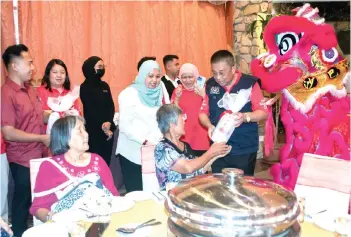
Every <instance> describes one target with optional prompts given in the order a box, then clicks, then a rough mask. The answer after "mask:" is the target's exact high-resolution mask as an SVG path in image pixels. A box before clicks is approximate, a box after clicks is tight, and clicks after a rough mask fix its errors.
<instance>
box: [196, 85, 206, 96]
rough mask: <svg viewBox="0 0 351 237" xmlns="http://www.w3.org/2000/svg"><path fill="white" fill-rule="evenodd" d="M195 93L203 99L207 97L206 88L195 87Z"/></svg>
mask: <svg viewBox="0 0 351 237" xmlns="http://www.w3.org/2000/svg"><path fill="white" fill-rule="evenodd" d="M194 91H195V93H196V94H198V95H199V96H201V97H202V98H205V95H206V90H205V88H200V87H199V86H198V85H195V88H194Z"/></svg>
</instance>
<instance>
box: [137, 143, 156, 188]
mask: <svg viewBox="0 0 351 237" xmlns="http://www.w3.org/2000/svg"><path fill="white" fill-rule="evenodd" d="M155 147H156V146H155V145H147V146H142V147H141V170H142V179H143V191H147V192H158V191H159V190H160V186H159V184H158V180H157V176H156V166H155V156H154V153H155Z"/></svg>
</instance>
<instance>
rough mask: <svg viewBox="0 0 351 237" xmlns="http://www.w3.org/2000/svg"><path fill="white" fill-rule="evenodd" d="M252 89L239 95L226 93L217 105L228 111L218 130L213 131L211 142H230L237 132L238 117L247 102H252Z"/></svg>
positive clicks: (219, 123) (217, 127)
mask: <svg viewBox="0 0 351 237" xmlns="http://www.w3.org/2000/svg"><path fill="white" fill-rule="evenodd" d="M251 90H252V87H250V88H248V89H242V90H240V91H239V92H238V93H232V94H230V93H225V94H224V95H223V98H222V99H220V100H219V101H218V103H217V105H218V107H219V108H224V109H225V110H226V111H225V112H224V114H223V116H222V117H221V118H220V120H219V122H218V124H217V126H216V128H215V129H214V131H213V134H212V137H211V140H212V141H214V142H228V140H229V138H230V136H231V135H232V134H233V132H234V130H235V124H236V119H237V117H236V115H235V113H237V112H239V111H240V110H241V109H242V108H243V107H244V106H245V104H246V103H247V102H249V100H250V95H251Z"/></svg>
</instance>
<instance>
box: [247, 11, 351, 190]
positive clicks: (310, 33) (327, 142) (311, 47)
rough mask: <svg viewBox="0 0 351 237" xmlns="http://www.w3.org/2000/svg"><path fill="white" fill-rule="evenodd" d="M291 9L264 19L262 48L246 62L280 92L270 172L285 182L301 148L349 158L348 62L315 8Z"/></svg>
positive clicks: (292, 179)
mask: <svg viewBox="0 0 351 237" xmlns="http://www.w3.org/2000/svg"><path fill="white" fill-rule="evenodd" d="M293 12H294V13H295V16H287V15H284V16H276V17H274V18H272V19H271V20H270V21H269V23H268V24H267V26H266V27H265V30H264V34H263V39H264V41H265V43H266V45H267V49H268V52H267V53H265V54H262V55H260V56H258V57H257V59H255V60H253V61H252V63H251V71H252V74H253V75H255V76H257V77H258V78H260V79H261V82H262V88H263V89H264V90H266V91H268V92H281V93H282V105H281V120H282V122H283V124H284V128H285V133H286V144H284V146H283V147H282V148H281V150H280V154H279V155H280V163H279V164H275V165H274V166H273V167H272V169H271V174H272V176H273V178H274V181H275V182H277V183H280V184H282V185H284V186H287V187H290V188H294V186H295V184H296V179H297V176H298V172H299V169H300V165H301V162H302V157H303V154H304V153H313V154H318V155H323V156H330V157H336V158H340V159H345V160H350V117H349V116H350V114H349V113H350V98H349V96H348V95H347V91H346V88H345V84H346V83H349V77H350V73H349V64H348V62H347V59H344V58H343V57H342V55H341V52H340V51H339V49H338V42H337V38H336V34H335V31H334V28H333V27H332V26H331V25H329V24H325V23H324V18H321V17H319V15H318V9H313V8H312V7H311V6H310V5H309V4H305V5H304V6H302V7H300V8H297V9H294V10H293ZM336 172H337V171H336Z"/></svg>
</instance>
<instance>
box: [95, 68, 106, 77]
mask: <svg viewBox="0 0 351 237" xmlns="http://www.w3.org/2000/svg"><path fill="white" fill-rule="evenodd" d="M96 75H97V76H98V77H103V76H104V75H105V68H103V69H96Z"/></svg>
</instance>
